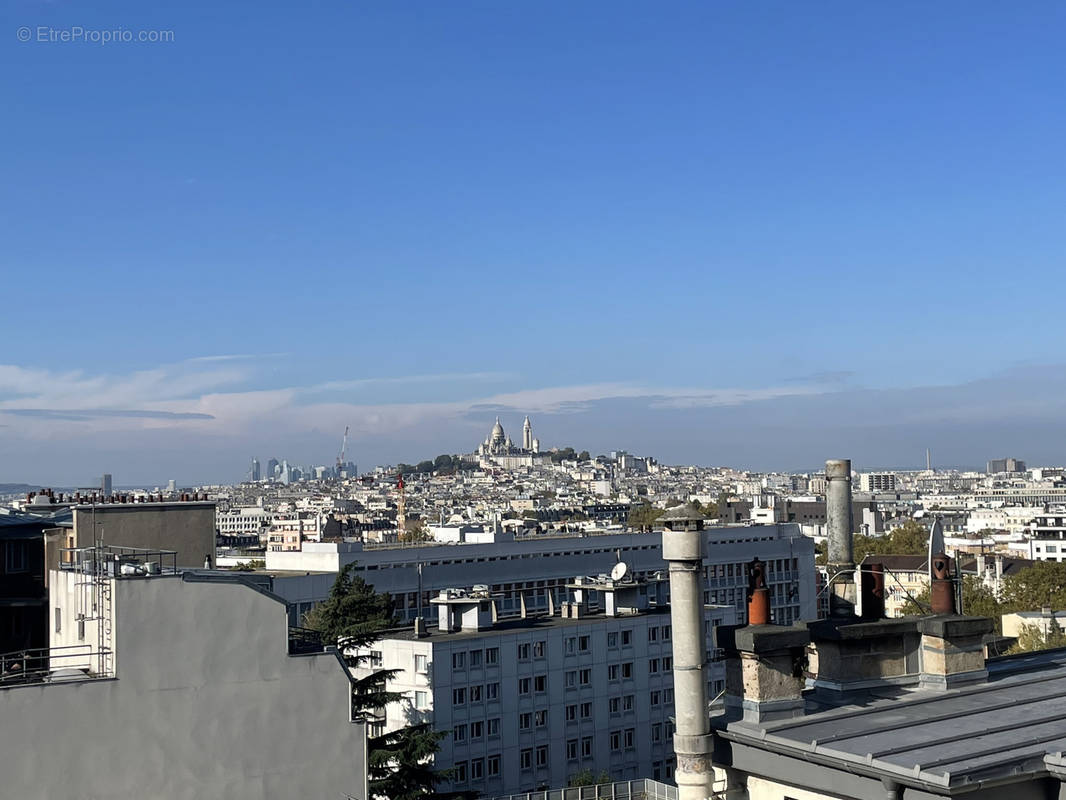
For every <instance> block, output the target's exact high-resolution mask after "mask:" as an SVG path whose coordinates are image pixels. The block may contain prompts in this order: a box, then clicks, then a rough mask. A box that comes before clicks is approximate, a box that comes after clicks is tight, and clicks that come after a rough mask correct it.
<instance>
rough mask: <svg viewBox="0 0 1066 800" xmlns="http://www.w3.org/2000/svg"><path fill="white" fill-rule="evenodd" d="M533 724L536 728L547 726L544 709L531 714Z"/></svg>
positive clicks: (546, 713) (546, 715)
mask: <svg viewBox="0 0 1066 800" xmlns="http://www.w3.org/2000/svg"><path fill="white" fill-rule="evenodd" d="M533 724H534V725H536V726H537V727H538V728H543V727H544V726H545V725H547V724H548V712H547V710H546V709H541V710H540V711H534V712H533Z"/></svg>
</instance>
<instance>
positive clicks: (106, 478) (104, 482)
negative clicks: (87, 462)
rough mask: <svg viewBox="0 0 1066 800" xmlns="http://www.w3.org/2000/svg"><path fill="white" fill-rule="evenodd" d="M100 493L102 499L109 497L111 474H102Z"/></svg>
mask: <svg viewBox="0 0 1066 800" xmlns="http://www.w3.org/2000/svg"><path fill="white" fill-rule="evenodd" d="M100 493H101V494H102V495H104V497H109V496H110V495H111V473H110V472H105V473H104V474H103V476H102V477H101V478H100Z"/></svg>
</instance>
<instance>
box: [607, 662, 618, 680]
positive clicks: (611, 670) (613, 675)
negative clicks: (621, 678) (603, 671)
mask: <svg viewBox="0 0 1066 800" xmlns="http://www.w3.org/2000/svg"><path fill="white" fill-rule="evenodd" d="M607 680H609V681H616V680H618V665H617V664H608V665H607Z"/></svg>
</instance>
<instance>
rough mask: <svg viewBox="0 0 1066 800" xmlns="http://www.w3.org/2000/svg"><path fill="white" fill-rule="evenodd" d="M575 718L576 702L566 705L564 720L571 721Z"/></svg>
mask: <svg viewBox="0 0 1066 800" xmlns="http://www.w3.org/2000/svg"><path fill="white" fill-rule="evenodd" d="M575 719H577V704H576V703H575V704H574V705H569V706H567V707H566V721H567V722H573V721H574V720H575Z"/></svg>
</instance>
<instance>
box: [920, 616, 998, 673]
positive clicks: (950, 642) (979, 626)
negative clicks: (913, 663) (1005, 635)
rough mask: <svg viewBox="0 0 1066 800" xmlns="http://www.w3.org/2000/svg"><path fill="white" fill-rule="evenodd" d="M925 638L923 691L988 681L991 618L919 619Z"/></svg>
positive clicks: (922, 653)
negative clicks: (987, 637) (988, 635)
mask: <svg viewBox="0 0 1066 800" xmlns="http://www.w3.org/2000/svg"><path fill="white" fill-rule="evenodd" d="M918 632H919V633H920V634H921V635H922V646H921V664H922V671H921V677H920V679H919V686H920V687H921V688H923V689H940V690H943V689H954V688H956V687H958V686H963V685H966V684H969V683H979V682H981V681H984V680H986V679H987V678H988V670H987V669H985V644H984V640H985V636H986V634H989V633H991V632H992V620H991V619H989V618H988V617H958V616H938V617H922V618H921V619H920V620H918Z"/></svg>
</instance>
